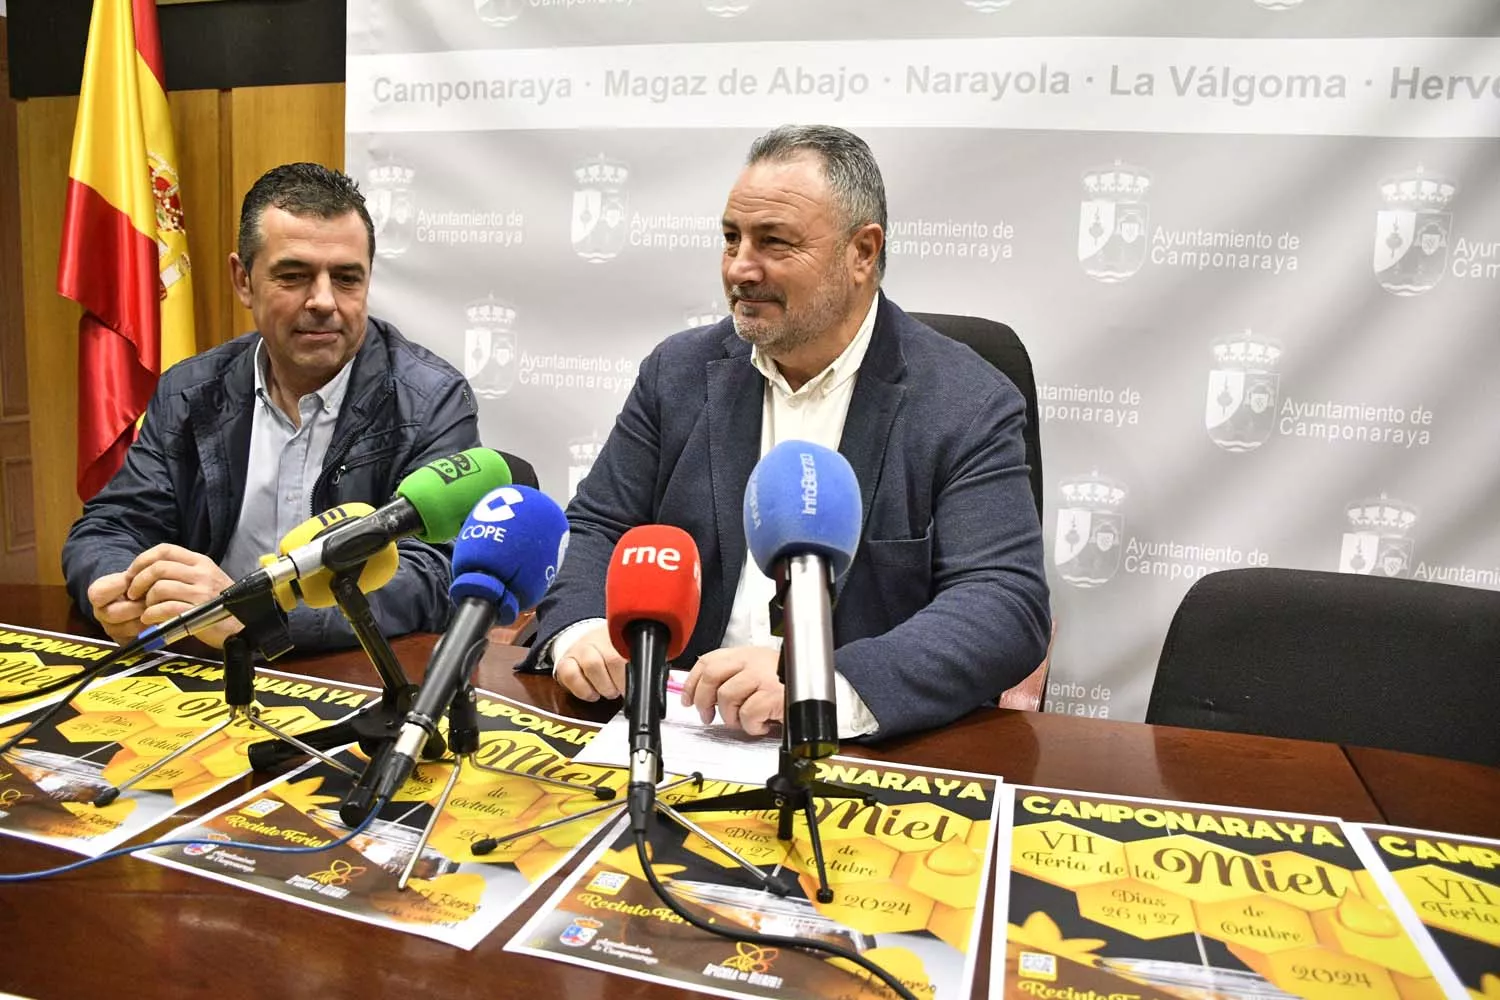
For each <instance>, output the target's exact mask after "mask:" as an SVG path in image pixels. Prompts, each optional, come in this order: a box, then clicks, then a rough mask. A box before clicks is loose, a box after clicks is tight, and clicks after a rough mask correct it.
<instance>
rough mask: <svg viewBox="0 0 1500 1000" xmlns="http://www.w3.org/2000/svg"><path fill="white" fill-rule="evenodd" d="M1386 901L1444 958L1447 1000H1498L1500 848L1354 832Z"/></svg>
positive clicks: (1432, 836) (1450, 836)
mask: <svg viewBox="0 0 1500 1000" xmlns="http://www.w3.org/2000/svg"><path fill="white" fill-rule="evenodd" d="M1354 829H1356V830H1358V832H1359V834H1360V836H1361V837H1362V838H1363V841H1364V842H1363V843H1361V842H1360V840H1358V839H1357V840H1356V841H1355V846H1356V847H1358V848H1360V849H1361V853H1362V854H1365V855H1366V857H1367V858H1368V859H1369V861H1370V870H1371V871H1372V872H1373V873H1374V874H1375V876H1376V878H1377V880H1379V881H1380V882H1381V888H1382V889H1383V890H1385V893H1386V898H1388V899H1389V900H1390V901H1391V903H1392V905H1393V906H1394V907H1395V908H1396V910H1397V912H1398V913H1401V914H1403V915H1404V916H1406V917H1407V918H1408V919H1407V927H1408V928H1409V929H1411V930H1412V931H1413V934H1412V936H1413V937H1414V938H1417V939H1418V940H1419V941H1426V942H1429V943H1430V944H1431V946H1432V948H1433V950H1434V951H1436V952H1437V953H1438V954H1440V955H1441V956H1442V965H1445V966H1446V969H1444V968H1441V967H1440V966H1439V964H1438V963H1434V965H1433V969H1434V971H1435V972H1437V973H1438V978H1439V980H1441V979H1443V978H1444V972H1446V973H1447V975H1448V977H1449V981H1448V983H1447V987H1448V995H1449V996H1453V997H1458V998H1459V1000H1500V840H1491V839H1486V838H1483V837H1467V836H1461V835H1459V834H1454V833H1439V832H1436V831H1433V830H1412V829H1406V828H1402V827H1390V826H1371V825H1367V824H1359V825H1357V826H1355V827H1354Z"/></svg>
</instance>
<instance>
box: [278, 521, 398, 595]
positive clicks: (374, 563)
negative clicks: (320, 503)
mask: <svg viewBox="0 0 1500 1000" xmlns="http://www.w3.org/2000/svg"><path fill="white" fill-rule="evenodd" d="M373 513H375V508H373V507H371V506H370V505H369V504H367V503H360V502H359V501H357V500H356V501H353V502H351V503H341V504H339V505H338V506H337V507H330V508H328V509H327V510H325V511H324V512H323V513H321V514H318V515H315V516H313V517H310V518H308V519H307V520H306V521H303V522H302V523H301V524H299V525H297V526H296V527H295V528H293V529H292V530H291V531H288V532H287V533H286V536H285V537H284V538H282V539H281V543H280V544H279V545H278V546H277V554H278V555H283V556H284V555H286V554H287V553H288V552H291V551H292V550H293V549H300V548H301V547H302V546H304V545H306V544H307V543H308V542H310V541H312V540H313V539H315V538H317V537H318V536H319V535H321V534H323V533H324V532H327V531H332V530H333V529H334V528H337V527H338V526H339V525H341V524H344V523H345V522H347V521H352V520H354V519H356V518H360V517H364V516H365V515H366V514H373ZM276 558H277V557H276V556H275V555H265V556H261V557H260V563H261V565H262V566H269V565H271V564H272V563H274V562H276ZM399 562H400V556H399V555H397V553H396V543H395V542H391V543H389V544H388V545H386V547H385V548H383V549H381V550H380V551H379V552H377V553H375V554H374V555H373V556H371V557H370V558H369V559H368V560H366V562H365V565H364V568H363V569H361V570H360V571H359V589H360V590H361V591H363V592H364V593H366V594H368V593H370V592H372V591H376V590H379V589H380V588H381V587H384V586H385V585H386V584H388V583H390V582H391V577H393V576H395V575H396V568H397V566H398V565H399ZM332 580H333V574H332V573H330V572H329V571H328V570H326V569H319V570H318V571H317V572H315V573H310V574H309V575H307V576H304V577H301V578H300V579H298V580H296V581H295V583H296V585H297V591H296V592H294V591H293V590H292V584H291V583H284V584H282V585H280V586H278V587H277V588H276V603H278V604H280V605H281V609H282V610H283V611H290V610H292V608H294V607H296V606H297V593H298V592H300V593H301V595H302V603H304V604H306V605H307V606H308V607H310V608H331V607H333V606H334V605H335V604H337V603H338V601H337V600H336V599H335V598H334V596H333V591H332V590H330V589H329V584H330V582H332Z"/></svg>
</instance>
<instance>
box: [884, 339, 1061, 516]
mask: <svg viewBox="0 0 1500 1000" xmlns="http://www.w3.org/2000/svg"><path fill="white" fill-rule="evenodd" d="M911 318H912V319H914V320H916V321H917V322H918V323H926V324H927V325H928V326H930V327H932V328H933V329H934V330H936V331H937V332H938V333H941V334H942V335H943V336H945V337H948V338H950V339H952V340H956V341H958V342H959V343H961V344H968V345H969V346H970V347H972V348H973V349H974V352H975V353H976V354H978V355H979V356H980V357H981V358H984V360H986V361H988V362H989V363H990V364H991V365H992V366H994V367H995V368H997V369H999V370H1000V372H1001V373H1002V374H1004V375H1005V376H1006V377H1007V378H1009V379H1010V380H1011V381H1012V382H1014V383H1015V385H1016V388H1017V389H1019V390H1021V395H1022V396H1024V397H1026V432H1025V434H1023V435H1022V438H1023V439H1024V441H1025V443H1026V464H1027V465H1029V466H1031V495H1032V498H1033V499H1034V500H1036V516H1037V517H1038V518H1041V516H1042V421H1041V417H1040V415H1039V413H1038V411H1037V405H1036V376H1035V375H1034V374H1033V373H1032V371H1031V355H1029V354H1027V353H1026V345H1024V344H1022V343H1021V338H1020V337H1017V336H1016V331H1014V330H1012V329H1011V328H1010V327H1008V326H1006V325H1005V324H1004V323H997V322H995V321H994V320H992V319H981V318H979V317H978V316H950V315H948V314H946V313H911Z"/></svg>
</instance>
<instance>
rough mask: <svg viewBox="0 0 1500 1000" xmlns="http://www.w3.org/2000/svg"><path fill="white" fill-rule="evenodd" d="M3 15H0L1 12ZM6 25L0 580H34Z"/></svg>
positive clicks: (1, 32) (2, 28) (2, 67)
mask: <svg viewBox="0 0 1500 1000" xmlns="http://www.w3.org/2000/svg"><path fill="white" fill-rule="evenodd" d="M0 13H3V11H0ZM8 27H9V24H8V19H7V18H5V17H3V16H0V580H4V581H6V582H8V583H32V582H35V580H36V508H35V505H34V499H33V497H32V495H31V468H32V463H31V430H30V422H31V403H30V399H29V396H30V389H29V387H28V386H27V384H26V310H25V302H24V299H23V296H22V293H21V256H22V254H21V180H20V176H19V174H18V163H17V160H18V155H17V152H16V102H15V101H12V100H11V99H10V57H9V44H8V43H9V38H8V30H7V29H8Z"/></svg>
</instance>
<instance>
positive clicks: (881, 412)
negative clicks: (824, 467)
mask: <svg viewBox="0 0 1500 1000" xmlns="http://www.w3.org/2000/svg"><path fill="white" fill-rule="evenodd" d="M877 308H878V311H877V312H876V314H875V329H874V330H873V331H871V333H870V346H869V349H868V350H866V351H865V358H864V361H863V362H861V363H860V366H859V375H858V377H857V380H856V381H855V383H854V393H853V395H852V396H851V397H850V399H849V415H848V416H847V417H846V418H845V419H844V435H843V438H842V439H841V440H840V441H839V452H840V453H841V454H842V455H843V456H844V457H845V458H847V459H848V460H849V464H850V465H851V466H852V467H853V468H854V476H855V478H856V479H857V480H858V481H859V498H860V502H861V504H862V508H861V517H860V525H859V535H860V538H861V539H863V538H864V536H865V528H866V527H867V526H868V525H869V523H870V508H871V506H873V504H874V502H875V487H876V486H877V485H878V484H879V483H880V473H881V470H882V469H883V468H884V467H885V455H886V445H887V444H888V443H889V441H890V438H891V424H892V423H894V422H895V419H896V413H897V412H898V411H899V410H900V409H901V400H902V398H903V397H904V396H905V395H906V387H905V386H904V385H902V384H901V380H902V378H903V376H904V375H905V373H906V362H905V360H904V359H903V358H902V355H901V343H900V339H899V336H898V333H897V330H896V324H897V323H898V322H899V319H898V316H897V313H896V310H895V308H894V307H893V306H891V304H890V302H889V301H888V300H887V299H886V297H885V296H884V295H882V296H881V297H880V305H879V306H878V307H877ZM847 579H848V576H847V575H846V576H845V577H844V580H847ZM843 582H844V581H843V580H840V581H839V589H843Z"/></svg>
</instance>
